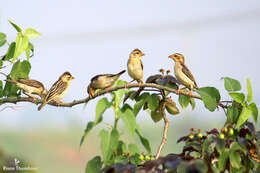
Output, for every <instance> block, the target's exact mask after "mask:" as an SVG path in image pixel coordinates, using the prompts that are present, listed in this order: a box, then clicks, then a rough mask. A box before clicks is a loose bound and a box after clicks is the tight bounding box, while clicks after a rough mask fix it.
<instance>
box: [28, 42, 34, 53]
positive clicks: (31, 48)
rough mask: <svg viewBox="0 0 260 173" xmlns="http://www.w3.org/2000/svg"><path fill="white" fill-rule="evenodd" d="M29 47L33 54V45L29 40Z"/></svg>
mask: <svg viewBox="0 0 260 173" xmlns="http://www.w3.org/2000/svg"><path fill="white" fill-rule="evenodd" d="M29 49H30V50H31V52H32V56H33V54H34V46H33V44H32V43H31V42H29Z"/></svg>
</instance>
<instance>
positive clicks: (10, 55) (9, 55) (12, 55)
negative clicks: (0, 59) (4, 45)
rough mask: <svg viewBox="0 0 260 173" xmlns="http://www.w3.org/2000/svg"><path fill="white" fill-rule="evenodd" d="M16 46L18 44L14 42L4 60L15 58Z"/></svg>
mask: <svg viewBox="0 0 260 173" xmlns="http://www.w3.org/2000/svg"><path fill="white" fill-rule="evenodd" d="M15 45H16V43H15V42H12V43H11V44H10V46H9V48H8V51H7V54H6V56H5V58H4V60H7V61H8V60H10V59H12V58H13V57H14V51H15Z"/></svg>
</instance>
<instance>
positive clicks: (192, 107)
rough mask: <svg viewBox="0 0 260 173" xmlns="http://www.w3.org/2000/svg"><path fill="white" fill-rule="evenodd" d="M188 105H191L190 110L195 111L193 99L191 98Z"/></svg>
mask: <svg viewBox="0 0 260 173" xmlns="http://www.w3.org/2000/svg"><path fill="white" fill-rule="evenodd" d="M190 104H191V109H192V110H194V109H195V106H196V102H195V99H194V98H191V99H190Z"/></svg>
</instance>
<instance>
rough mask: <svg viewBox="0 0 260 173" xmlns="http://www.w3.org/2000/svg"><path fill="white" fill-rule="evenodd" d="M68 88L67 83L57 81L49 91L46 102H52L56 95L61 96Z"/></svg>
mask: <svg viewBox="0 0 260 173" xmlns="http://www.w3.org/2000/svg"><path fill="white" fill-rule="evenodd" d="M66 88H67V83H66V82H63V81H61V80H58V81H56V82H55V83H54V84H53V85H52V87H51V89H50V90H49V91H48V94H47V96H46V101H47V102H48V101H51V100H52V99H53V98H54V97H55V96H56V95H59V94H61V93H62V92H63V91H64V90H65V89H66Z"/></svg>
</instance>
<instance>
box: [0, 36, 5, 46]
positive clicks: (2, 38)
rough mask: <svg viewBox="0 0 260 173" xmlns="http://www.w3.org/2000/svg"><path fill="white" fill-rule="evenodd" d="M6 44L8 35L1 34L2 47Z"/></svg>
mask: <svg viewBox="0 0 260 173" xmlns="http://www.w3.org/2000/svg"><path fill="white" fill-rule="evenodd" d="M5 43H6V34H4V33H2V32H0V47H1V46H3V45H4V44H5Z"/></svg>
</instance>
